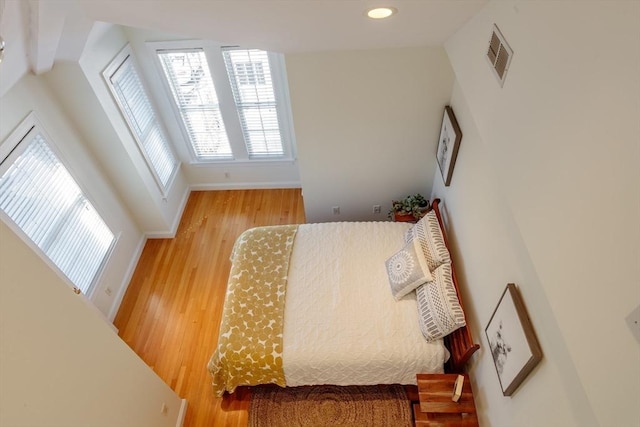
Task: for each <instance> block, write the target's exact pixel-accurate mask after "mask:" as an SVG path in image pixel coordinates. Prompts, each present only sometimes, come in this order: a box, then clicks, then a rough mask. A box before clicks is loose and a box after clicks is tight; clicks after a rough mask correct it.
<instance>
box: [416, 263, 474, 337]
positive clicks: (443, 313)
mask: <svg viewBox="0 0 640 427" xmlns="http://www.w3.org/2000/svg"><path fill="white" fill-rule="evenodd" d="M416 296H417V299H418V321H419V324H420V330H421V331H422V335H424V337H425V338H426V340H427V341H434V340H437V339H439V338H442V337H444V336H445V335H449V334H450V333H451V332H453V331H455V330H456V329H458V328H461V327H462V326H464V325H465V324H466V322H465V319H464V313H463V311H462V307H461V306H460V301H458V294H457V293H456V288H455V286H454V284H453V277H452V275H451V264H450V263H447V264H442V265H441V266H440V267H438V268H437V269H436V270H435V271H434V272H433V281H431V282H427V283H425V284H424V285H422V286H419V287H418V288H417V289H416Z"/></svg>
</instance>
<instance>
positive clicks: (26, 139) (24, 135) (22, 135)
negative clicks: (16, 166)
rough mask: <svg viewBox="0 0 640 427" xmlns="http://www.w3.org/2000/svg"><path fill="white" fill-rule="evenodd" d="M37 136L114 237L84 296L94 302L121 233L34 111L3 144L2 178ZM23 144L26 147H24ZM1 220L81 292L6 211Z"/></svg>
mask: <svg viewBox="0 0 640 427" xmlns="http://www.w3.org/2000/svg"><path fill="white" fill-rule="evenodd" d="M33 132H35V133H34V134H33V136H30V135H31V134H32V133H33ZM37 134H40V135H41V136H42V138H43V139H44V142H45V144H46V145H47V147H48V148H49V149H50V150H51V151H52V152H53V154H54V155H55V156H56V158H57V159H58V161H59V162H60V164H61V165H62V166H63V167H64V168H65V170H66V171H67V173H68V174H69V175H70V176H71V178H72V179H73V180H74V181H75V183H76V185H77V186H78V187H79V189H80V191H81V193H82V196H83V197H84V198H85V199H86V200H87V201H88V202H89V203H90V204H91V205H92V206H93V209H95V211H96V213H97V214H98V216H99V217H100V219H101V220H102V222H104V224H105V225H106V226H107V228H108V229H109V231H110V232H111V234H112V235H113V240H112V242H111V245H110V246H109V249H108V250H107V251H106V252H105V254H104V258H103V259H102V261H101V263H100V266H99V267H98V269H97V270H96V272H95V275H94V276H93V280H92V281H91V284H90V285H89V287H88V288H87V291H86V292H85V293H82V295H84V296H85V297H86V298H87V299H92V298H93V296H94V295H95V292H96V290H97V289H98V284H99V283H100V282H101V280H102V277H103V275H104V272H105V270H106V269H107V266H108V265H109V263H110V261H111V259H112V255H113V253H114V251H115V248H116V246H117V245H118V242H119V241H120V237H121V235H122V233H121V232H115V231H114V230H113V229H112V227H111V226H110V225H109V223H108V222H107V220H106V219H105V216H104V214H103V212H102V209H101V208H100V205H99V204H98V203H96V201H95V200H94V199H93V197H92V196H91V193H90V192H88V191H87V189H86V187H85V186H84V184H83V183H82V181H81V180H79V179H78V178H77V176H78V174H77V173H76V172H75V170H74V168H73V167H72V165H71V164H70V162H69V161H68V160H67V159H66V158H65V156H64V154H63V153H62V151H61V150H60V149H59V147H58V145H57V144H56V142H55V140H54V139H53V138H52V137H51V136H50V134H49V133H48V132H47V130H46V128H45V127H44V126H43V124H42V122H41V121H40V120H39V119H38V117H37V115H36V114H35V112H33V111H31V112H30V113H29V114H28V115H27V117H26V118H25V119H24V120H23V121H22V122H21V123H20V124H19V125H18V126H17V127H16V128H15V129H14V130H13V131H12V132H11V133H10V134H9V136H7V137H6V138H5V140H4V141H2V143H1V144H0V176H2V175H4V173H5V172H6V171H7V170H8V168H10V167H11V165H13V162H11V163H10V164H8V166H7V167H5V165H4V162H6V161H8V160H9V159H10V157H11V156H13V155H14V154H15V155H16V156H19V155H20V154H22V152H24V151H25V150H26V148H28V145H29V144H30V143H31V142H32V141H33V139H34V138H35V136H36V135H37ZM23 143H25V144H27V145H25V146H24V147H21V144H23ZM16 158H17V157H16ZM14 160H15V159H14ZM0 219H1V220H2V221H3V222H4V223H5V224H6V225H7V226H8V227H9V228H10V229H11V230H12V231H13V232H14V233H16V235H18V237H20V239H21V240H22V241H23V242H24V243H25V244H26V245H27V246H28V247H29V248H30V249H31V250H33V251H34V252H35V253H36V254H37V255H38V256H39V257H40V258H41V259H42V261H44V263H45V264H47V265H48V266H49V267H50V268H51V269H52V270H53V271H54V272H55V273H56V274H57V275H58V277H60V278H61V279H62V280H63V281H64V282H65V283H66V284H67V285H69V287H70V288H72V289H74V291H76V292H77V291H79V288H78V287H77V286H76V284H74V283H73V282H72V281H71V279H70V278H69V277H67V275H66V274H65V273H64V272H63V271H62V270H61V269H60V267H58V265H56V264H55V263H54V262H53V260H52V259H51V258H49V256H48V255H47V254H46V253H45V252H44V251H43V250H42V249H41V248H40V247H39V246H38V245H37V244H36V243H35V242H34V241H33V240H32V239H31V237H29V236H28V235H27V233H26V232H25V231H23V229H22V228H21V227H20V226H19V225H18V224H17V223H16V222H15V221H14V220H13V219H12V218H11V217H10V216H9V215H8V214H7V213H6V212H5V211H4V210H3V209H0Z"/></svg>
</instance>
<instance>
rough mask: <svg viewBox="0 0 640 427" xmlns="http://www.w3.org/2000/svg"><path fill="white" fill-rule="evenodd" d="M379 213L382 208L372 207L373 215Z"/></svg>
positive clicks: (378, 206)
mask: <svg viewBox="0 0 640 427" xmlns="http://www.w3.org/2000/svg"><path fill="white" fill-rule="evenodd" d="M380 212H382V206H380V205H373V213H374V214H379V213H380Z"/></svg>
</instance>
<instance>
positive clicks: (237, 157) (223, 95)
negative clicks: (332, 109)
mask: <svg viewBox="0 0 640 427" xmlns="http://www.w3.org/2000/svg"><path fill="white" fill-rule="evenodd" d="M146 46H147V49H148V51H149V54H150V55H151V56H152V57H153V62H154V63H155V64H156V71H157V72H158V75H159V78H160V80H161V81H162V86H163V88H164V96H166V98H167V100H168V103H169V104H170V106H171V110H172V112H173V116H174V117H175V119H176V122H177V123H176V124H177V126H178V128H179V129H180V132H181V134H182V135H183V138H184V145H185V146H186V147H187V149H188V153H189V156H190V159H189V163H190V164H191V165H194V166H207V165H212V164H236V165H242V164H247V165H249V164H251V165H256V164H261V163H263V164H290V163H291V162H292V161H295V160H296V151H295V136H294V130H293V118H292V117H293V116H292V113H291V100H290V96H289V89H288V84H287V76H286V67H285V63H284V55H282V54H279V53H274V52H268V55H269V64H270V67H271V73H272V81H273V89H274V92H275V96H276V100H277V101H276V102H277V107H276V108H277V112H278V121H279V123H280V128H281V129H280V131H281V138H282V144H283V152H284V155H283V156H278V157H257V158H252V157H251V156H250V155H249V153H248V150H247V146H246V144H245V140H244V135H243V130H242V125H241V123H240V117H239V113H238V108H237V106H236V103H235V99H234V95H233V91H232V88H231V83H230V82H229V77H228V75H227V70H226V65H225V61H224V58H223V53H222V52H223V50H224V49H229V48H234V49H241V50H242V49H250V48H248V47H247V48H245V47H238V46H223V45H221V44H218V43H215V42H212V41H207V40H176V41H154V42H146ZM194 49H199V50H203V51H204V54H205V58H206V59H207V62H208V65H209V70H210V72H211V78H212V80H213V84H214V86H215V89H216V94H217V97H218V103H219V105H220V113H221V115H222V118H223V121H224V125H225V129H226V131H227V137H228V139H229V144H230V145H231V151H232V153H233V158H232V159H200V158H198V157H197V156H196V153H195V151H194V149H193V146H192V144H191V142H190V137H189V134H188V131H187V130H186V128H185V125H184V122H183V120H182V117H181V114H180V110H179V108H178V107H177V105H176V102H175V101H174V97H173V93H172V91H171V87H170V86H169V83H168V81H167V79H166V77H165V74H164V70H163V68H162V63H161V60H160V58H159V57H158V54H157V52H158V51H163V50H164V51H188V50H194Z"/></svg>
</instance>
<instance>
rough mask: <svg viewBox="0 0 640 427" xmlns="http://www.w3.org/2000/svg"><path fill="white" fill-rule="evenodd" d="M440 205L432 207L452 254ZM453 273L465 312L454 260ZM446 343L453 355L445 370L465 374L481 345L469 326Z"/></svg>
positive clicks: (445, 242)
mask: <svg viewBox="0 0 640 427" xmlns="http://www.w3.org/2000/svg"><path fill="white" fill-rule="evenodd" d="M439 204H440V199H434V200H433V202H431V206H432V208H433V210H434V211H435V213H436V217H438V222H439V223H440V229H441V230H442V237H443V238H444V244H445V245H446V246H447V249H449V252H451V249H450V248H449V242H448V240H447V233H446V232H445V229H444V223H443V221H442V214H441V213H440V208H439ZM451 273H452V276H453V284H454V286H455V287H456V293H457V294H458V300H459V301H460V305H461V306H462V310H463V311H464V303H463V301H462V295H460V287H459V286H458V279H457V278H456V269H455V267H454V265H453V260H452V261H451ZM465 320H466V314H465ZM444 343H445V345H446V346H447V348H448V349H449V352H450V353H451V358H450V359H449V361H448V362H447V365H446V366H445V370H446V371H447V372H454V373H459V372H463V371H464V368H465V365H466V364H467V362H468V361H469V359H470V358H471V356H472V355H473V353H475V352H476V351H477V350H478V349H480V345H479V344H475V343H474V342H473V338H472V337H471V331H470V330H469V326H468V325H467V326H463V327H462V328H460V329H457V330H456V331H454V332H452V333H451V334H449V335H447V336H446V337H444Z"/></svg>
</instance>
